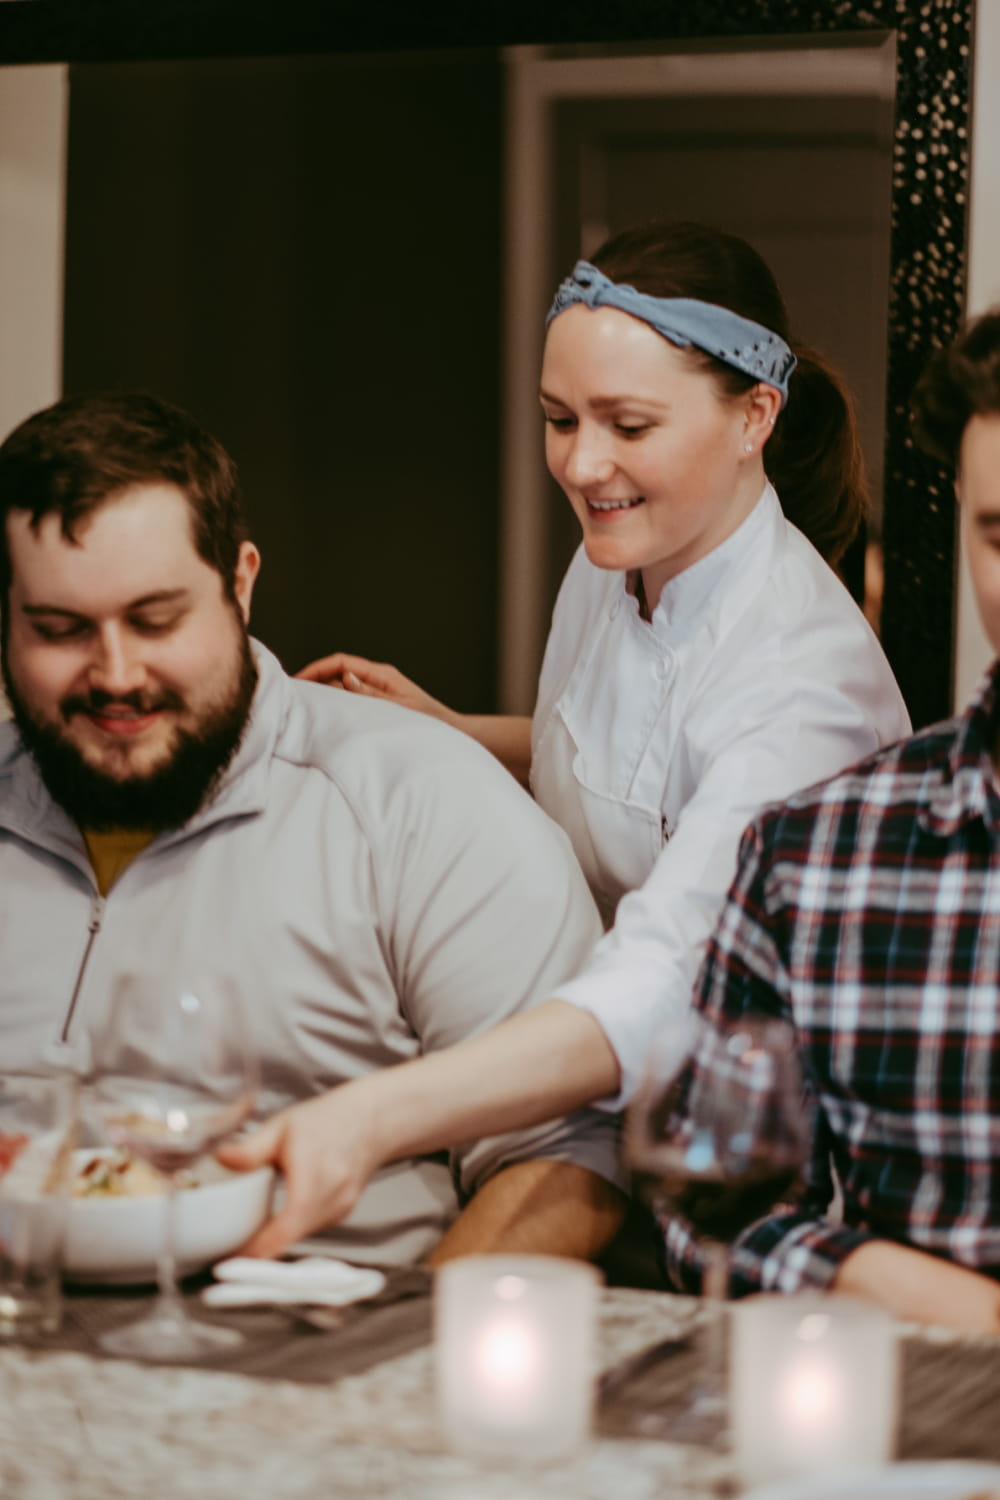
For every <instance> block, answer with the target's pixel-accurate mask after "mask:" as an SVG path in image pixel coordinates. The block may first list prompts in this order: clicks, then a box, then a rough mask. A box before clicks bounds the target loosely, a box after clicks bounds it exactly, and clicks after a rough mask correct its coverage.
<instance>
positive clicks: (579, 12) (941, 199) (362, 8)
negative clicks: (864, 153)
mask: <svg viewBox="0 0 1000 1500" xmlns="http://www.w3.org/2000/svg"><path fill="white" fill-rule="evenodd" d="M972 12H973V3H972V0H919V3H918V0H869V3H868V4H857V3H853V0H697V3H692V0H662V3H653V0H617V3H612V0H543V3H539V0H463V3H462V4H458V3H456V0H421V3H420V4H419V5H417V4H414V3H413V0H312V3H304V0H267V3H263V0H85V3H84V0H0V64H15V63H41V62H69V63H82V62H97V61H130V60H139V59H155V58H170V57H176V58H182V57H185V58H191V57H223V56H244V57H249V56H264V55H282V54H284V55H294V54H303V53H311V52H351V51H394V52H395V51H401V50H406V49H411V48H418V49H436V48H442V47H452V46H459V47H480V46H482V47H501V46H511V45H516V44H522V43H536V44H563V45H565V44H570V43H632V42H640V41H641V42H645V43H650V42H653V43H655V42H663V43H665V44H668V45H669V44H676V43H678V42H694V41H696V40H700V39H703V38H715V39H725V38H737V37H761V38H763V37H779V36H812V37H816V38H818V37H820V36H829V35H835V34H837V33H841V34H843V33H858V32H866V31H868V32H883V33H885V32H892V33H894V34H895V39H896V60H897V77H896V105H895V111H896V115H895V160H894V169H893V183H892V242H891V243H892V249H891V280H890V300H889V309H888V324H889V366H888V383H887V405H886V455H885V456H886V463H885V498H884V548H885V593H884V603H883V613H882V639H883V642H884V645H885V649H886V651H887V653H888V655H889V659H890V661H891V662H892V665H893V668H894V670H895V672H896V675H897V677H898V679H899V682H900V686H901V687H902V690H903V693H904V695H905V697H906V700H907V703H908V705H909V708H910V713H911V715H912V717H913V721H914V723H915V724H916V725H923V724H927V723H931V722H933V721H934V720H936V719H939V718H943V717H945V716H947V715H948V714H949V713H950V712H951V708H952V657H953V613H954V593H955V576H954V575H955V515H954V503H953V499H952V490H951V482H950V478H949V476H947V475H945V474H943V473H942V472H941V471H939V470H937V469H935V468H933V467H932V466H930V465H929V464H928V463H927V461H926V460H924V459H923V458H922V457H921V456H920V455H919V454H918V453H917V452H916V451H915V449H914V448H913V445H912V443H911V441H910V438H909V434H908V407H909V399H910V393H911V391H912V388H913V384H914V381H915V380H916V378H917V376H918V374H919V373H920V370H921V369H922V367H923V365H924V363H925V361H926V359H927V356H928V355H929V353H930V352H931V350H932V349H933V348H935V347H938V346H940V345H941V344H944V343H947V342H948V341H949V340H950V339H951V338H953V337H954V335H955V333H956V332H957V331H958V328H959V326H960V325H961V322H962V318H963V316H964V311H965V285H966V223H967V211H968V184H969V119H970V93H971V69H972Z"/></svg>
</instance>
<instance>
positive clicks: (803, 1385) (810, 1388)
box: [778, 1358, 843, 1432]
mask: <svg viewBox="0 0 1000 1500" xmlns="http://www.w3.org/2000/svg"><path fill="white" fill-rule="evenodd" d="M842 1398H843V1381H842V1379H841V1378H840V1375H839V1373H838V1371H837V1369H836V1368H835V1367H834V1366H833V1365H832V1364H831V1363H830V1361H829V1360H826V1359H815V1358H810V1359H799V1360H795V1361H794V1362H793V1363H792V1364H791V1365H789V1367H788V1369H787V1370H786V1371H785V1375H784V1378H783V1379H782V1382H781V1387H780V1389H779V1392H778V1409H779V1411H780V1412H781V1414H782V1416H784V1417H785V1418H787V1420H788V1421H789V1422H792V1423H794V1424H795V1426H797V1427H799V1428H800V1429H801V1428H806V1429H808V1430H809V1431H812V1432H822V1431H824V1430H828V1429H829V1427H830V1426H831V1424H832V1423H833V1422H835V1421H836V1420H837V1419H838V1417H839V1415H840V1408H841V1404H842Z"/></svg>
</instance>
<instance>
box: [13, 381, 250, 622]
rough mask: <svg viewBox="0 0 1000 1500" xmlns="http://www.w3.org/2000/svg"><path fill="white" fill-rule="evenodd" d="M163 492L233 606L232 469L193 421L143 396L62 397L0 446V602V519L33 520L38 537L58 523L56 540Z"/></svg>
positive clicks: (242, 536)
mask: <svg viewBox="0 0 1000 1500" xmlns="http://www.w3.org/2000/svg"><path fill="white" fill-rule="evenodd" d="M147 484H171V485H175V486H176V487H177V489H179V490H180V491H181V493H182V494H183V495H184V497H185V499H186V500H187V502H188V505H189V506H190V508H191V518H192V535H193V539H194V544H195V547H196V549H197V551H198V554H199V555H200V556H201V557H202V558H203V559H204V561H205V562H207V563H208V565H209V566H210V567H212V568H214V569H215V571H216V572H217V573H219V574H220V575H221V577H222V581H223V587H224V588H225V591H226V595H227V597H228V598H229V599H230V600H233V599H234V598H235V595H234V592H233V591H234V587H235V579H236V565H237V562H238V560H239V551H240V543H241V542H243V541H245V540H246V536H247V529H246V523H245V521H244V518H243V511H242V507H241V501H240V486H239V479H238V476H237V472H236V465H235V464H234V462H233V460H232V459H231V458H230V457H229V455H228V454H227V453H226V451H225V449H224V448H223V447H222V445H221V443H219V442H217V441H216V439H215V438H213V437H212V436H211V435H210V434H209V433H207V432H206V431H205V430H204V428H202V427H201V426H200V425H199V424H198V423H197V422H196V421H195V419H194V418H193V417H192V416H190V415H189V414H188V413H187V412H185V411H182V410H181V409H180V408H179V407H177V406H172V405H171V404H170V403H169V402H167V401H161V400H160V399H159V397H157V396H150V395H147V394H146V393H145V392H142V391H102V392H97V393H94V394H89V395H88V394H84V395H76V396H65V397H64V398H63V399H62V400H61V401H57V402H56V403H55V404H54V405H53V406H49V407H46V408H45V410H44V411H39V412H36V413H35V414H34V416H31V417H28V419H27V420H26V421H24V422H22V423H21V424H20V426H18V427H15V429H14V431H13V432H12V433H11V434H10V435H9V437H8V438H7V439H6V441H5V442H4V443H3V444H2V446H0V601H2V602H4V603H5V602H6V599H7V595H8V591H9V589H10V556H9V554H8V550H7V516H8V514H9V513H10V512H11V511H14V510H26V511H28V512H30V514H31V525H32V527H33V528H35V529H36V530H37V528H38V526H39V524H40V523H41V521H42V519H43V517H45V516H47V515H52V514H56V515H58V516H59V518H60V522H61V525H62V533H63V536H65V537H66V539H67V540H68V541H73V540H75V531H76V528H77V527H78V526H79V524H80V523H81V522H82V521H83V520H84V519H85V518H86V517H87V516H88V515H89V514H90V513H91V512H92V511H94V510H97V509H98V508H99V507H100V506H101V505H103V504H104V502H105V501H107V500H111V499H113V498H114V497H115V496H117V495H120V494H122V493H123V492H124V491H126V490H128V489H131V488H132V487H133V486H135V485H147Z"/></svg>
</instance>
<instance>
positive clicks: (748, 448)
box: [743, 443, 753, 453]
mask: <svg viewBox="0 0 1000 1500" xmlns="http://www.w3.org/2000/svg"><path fill="white" fill-rule="evenodd" d="M743 452H744V453H752V452H753V443H744V444H743Z"/></svg>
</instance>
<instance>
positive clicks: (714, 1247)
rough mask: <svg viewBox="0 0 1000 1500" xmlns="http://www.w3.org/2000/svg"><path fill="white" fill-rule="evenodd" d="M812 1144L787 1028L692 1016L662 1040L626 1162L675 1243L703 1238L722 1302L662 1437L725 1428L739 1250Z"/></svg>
mask: <svg viewBox="0 0 1000 1500" xmlns="http://www.w3.org/2000/svg"><path fill="white" fill-rule="evenodd" d="M679 1031H680V1034H679ZM808 1146H809V1129H808V1117H807V1114H806V1112H805V1110H804V1108H803V1086H802V1078H801V1073H800V1070H799V1066H798V1059H797V1055H796V1050H795V1035H794V1032H793V1030H792V1028H791V1027H790V1026H789V1025H788V1024H787V1023H785V1022H784V1021H780V1020H777V1019H775V1018H773V1017H768V1016H759V1015H746V1016H743V1017H741V1018H740V1019H739V1020H738V1021H734V1022H732V1023H729V1024H727V1025H726V1026H724V1027H720V1028H717V1027H714V1026H712V1025H710V1024H708V1023H707V1022H706V1021H705V1020H704V1019H703V1018H701V1017H698V1016H691V1017H689V1018H688V1019H687V1020H686V1021H681V1022H675V1023H674V1024H673V1025H672V1026H671V1027H670V1028H669V1029H668V1030H665V1031H664V1033H663V1035H662V1036H661V1037H660V1038H658V1040H657V1042H656V1044H655V1045H654V1047H653V1049H652V1053H651V1057H650V1061H649V1065H648V1068H647V1075H646V1080H645V1083H644V1085H643V1087H642V1088H641V1089H640V1091H639V1094H638V1095H637V1097H636V1100H635V1102H634V1104H633V1105H632V1107H631V1109H630V1110H629V1114H628V1119H627V1125H626V1157H627V1159H628V1162H629V1165H630V1166H631V1168H632V1170H633V1172H634V1173H635V1176H636V1180H637V1184H638V1186H639V1188H640V1190H641V1191H642V1192H643V1193H644V1195H645V1196H646V1197H647V1199H648V1200H649V1202H650V1204H651V1205H652V1207H653V1209H654V1211H655V1212H656V1214H657V1216H658V1217H659V1219H660V1221H661V1223H666V1224H667V1229H666V1232H667V1235H668V1245H669V1243H670V1238H671V1237H672V1236H673V1235H674V1234H676V1235H677V1236H678V1238H679V1239H683V1238H685V1237H686V1236H687V1235H689V1234H690V1233H691V1231H693V1232H694V1234H695V1235H696V1236H697V1240H698V1245H699V1250H700V1254H701V1260H702V1266H703V1273H702V1292H703V1295H704V1296H705V1297H706V1298H709V1299H711V1300H713V1301H714V1302H715V1303H716V1304H717V1305H716V1308H715V1309H714V1316H713V1317H712V1318H711V1320H710V1322H709V1324H708V1334H707V1338H706V1340H705V1346H704V1358H703V1361H702V1367H701V1374H700V1378H699V1381H698V1383H697V1385H696V1386H695V1388H694V1389H693V1390H692V1392H691V1394H690V1399H689V1402H688V1403H687V1405H686V1406H685V1407H683V1408H681V1409H680V1410H678V1409H676V1408H673V1409H671V1410H670V1411H664V1413H663V1415H662V1424H661V1428H660V1431H662V1433H663V1434H664V1435H670V1436H674V1437H677V1438H679V1439H685V1438H686V1439H688V1440H690V1441H700V1440H701V1441H711V1440H713V1439H714V1438H715V1437H717V1436H718V1433H719V1430H720V1427H721V1426H722V1425H723V1424H724V1421H725V1416H726V1412H727V1390H726V1378H725V1375H726V1372H725V1342H726V1323H725V1317H724V1308H723V1306H722V1304H724V1303H725V1301H726V1299H727V1297H728V1291H729V1259H730V1246H731V1244H732V1242H733V1241H734V1240H735V1239H736V1238H737V1237H738V1236H739V1235H740V1234H741V1233H742V1232H743V1231H744V1230H745V1229H746V1228H748V1227H749V1225H750V1224H752V1223H754V1221H755V1220H757V1219H759V1218H762V1217H763V1216H764V1215H765V1214H767V1213H768V1212H769V1211H770V1210H771V1208H772V1207H773V1205H774V1204H775V1203H777V1202H779V1201H780V1200H781V1199H782V1198H783V1197H785V1196H787V1195H788V1194H790V1193H791V1192H792V1191H793V1190H794V1189H795V1188H796V1187H797V1184H798V1180H799V1177H800V1174H801V1171H802V1168H803V1166H804V1164H805V1161H806V1157H807V1153H808ZM668 1221H669V1222H668Z"/></svg>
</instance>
